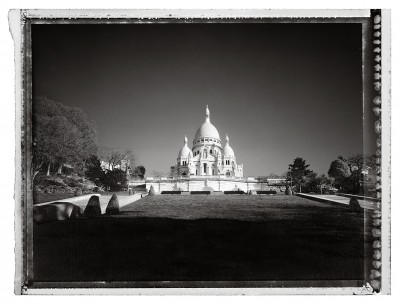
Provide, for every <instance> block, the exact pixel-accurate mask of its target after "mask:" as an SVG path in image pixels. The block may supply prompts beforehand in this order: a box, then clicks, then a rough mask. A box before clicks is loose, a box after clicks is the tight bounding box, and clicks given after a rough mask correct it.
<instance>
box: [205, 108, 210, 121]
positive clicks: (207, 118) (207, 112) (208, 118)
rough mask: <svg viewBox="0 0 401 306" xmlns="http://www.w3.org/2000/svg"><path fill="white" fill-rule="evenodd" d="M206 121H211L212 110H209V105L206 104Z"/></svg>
mask: <svg viewBox="0 0 401 306" xmlns="http://www.w3.org/2000/svg"><path fill="white" fill-rule="evenodd" d="M206 121H207V122H208V121H210V111H209V107H208V106H207V105H206Z"/></svg>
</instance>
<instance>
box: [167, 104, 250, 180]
mask: <svg viewBox="0 0 401 306" xmlns="http://www.w3.org/2000/svg"><path fill="white" fill-rule="evenodd" d="M171 176H173V177H176V176H190V177H195V176H201V177H203V176H225V177H235V178H242V177H243V165H242V164H241V165H239V164H237V161H236V158H235V154H234V150H233V149H232V148H231V146H230V142H229V138H228V136H227V135H226V144H225V146H224V148H223V146H222V143H221V140H220V135H219V132H218V131H217V129H216V128H215V126H214V125H213V124H212V123H211V122H210V111H209V108H208V107H207V106H206V117H205V122H203V123H202V125H201V126H200V127H199V128H198V130H197V131H196V134H195V138H194V140H193V143H192V149H190V148H189V147H188V139H187V137H186V136H185V137H184V146H183V147H182V148H181V150H180V151H179V152H178V157H177V163H176V165H174V166H172V167H171Z"/></svg>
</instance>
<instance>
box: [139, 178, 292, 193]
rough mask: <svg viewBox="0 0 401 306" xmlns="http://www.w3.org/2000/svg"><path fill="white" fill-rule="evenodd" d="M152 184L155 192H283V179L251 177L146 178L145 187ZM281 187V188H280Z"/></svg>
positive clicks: (148, 187) (147, 187)
mask: <svg viewBox="0 0 401 306" xmlns="http://www.w3.org/2000/svg"><path fill="white" fill-rule="evenodd" d="M150 186H153V188H154V189H155V191H156V192H158V193H160V192H162V191H173V190H182V191H202V190H210V191H232V190H238V189H240V190H243V191H245V192H248V191H250V190H271V189H273V188H274V189H276V191H277V193H283V192H284V187H285V181H284V180H274V181H273V180H272V181H270V182H259V181H255V180H252V179H229V178H226V179H222V178H210V179H200V178H186V179H185V178H183V179H169V178H161V179H157V180H156V179H151V180H146V189H147V190H149V189H150ZM281 189H282V190H281Z"/></svg>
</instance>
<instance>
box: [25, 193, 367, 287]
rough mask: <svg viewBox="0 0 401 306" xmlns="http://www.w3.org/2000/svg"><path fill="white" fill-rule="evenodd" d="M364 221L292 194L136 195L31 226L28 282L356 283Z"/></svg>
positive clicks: (361, 259) (361, 258)
mask: <svg viewBox="0 0 401 306" xmlns="http://www.w3.org/2000/svg"><path fill="white" fill-rule="evenodd" d="M363 220H364V218H363V215H361V214H358V213H354V212H350V211H349V210H348V209H347V208H344V207H336V206H332V205H328V204H323V203H318V202H314V201H311V200H307V199H303V198H299V197H296V196H279V195H275V196H266V195H264V196H246V195H242V196H240V195H230V196H228V195H226V196H194V195H193V196H168V195H166V196H154V197H145V198H143V199H141V200H139V201H137V202H135V203H133V204H130V205H127V206H125V207H124V208H123V211H122V212H121V213H120V214H119V215H117V216H110V217H106V216H102V217H100V218H96V219H77V220H67V221H58V222H52V223H47V224H41V225H34V257H33V263H34V280H35V281H124V282H125V281H236V284H239V283H238V281H293V280H311V281H317V280H325V281H331V280H355V281H358V282H360V283H361V282H362V280H363V277H364V269H363V265H364V234H363ZM240 284H242V285H244V283H240ZM330 284H332V283H330V282H329V285H330Z"/></svg>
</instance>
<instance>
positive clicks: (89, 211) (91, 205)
mask: <svg viewBox="0 0 401 306" xmlns="http://www.w3.org/2000/svg"><path fill="white" fill-rule="evenodd" d="M101 214H102V210H101V208H100V201H99V197H98V196H91V198H90V199H89V201H88V204H87V205H86V207H85V210H84V215H85V216H86V217H98V216H100V215H101Z"/></svg>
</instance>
